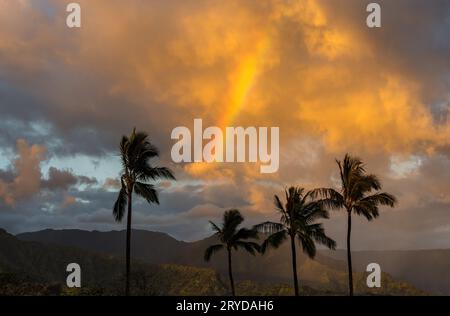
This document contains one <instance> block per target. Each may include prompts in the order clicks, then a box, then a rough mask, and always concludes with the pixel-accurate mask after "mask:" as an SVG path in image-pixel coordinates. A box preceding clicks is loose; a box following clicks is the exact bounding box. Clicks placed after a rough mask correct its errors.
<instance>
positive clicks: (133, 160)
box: [113, 129, 175, 296]
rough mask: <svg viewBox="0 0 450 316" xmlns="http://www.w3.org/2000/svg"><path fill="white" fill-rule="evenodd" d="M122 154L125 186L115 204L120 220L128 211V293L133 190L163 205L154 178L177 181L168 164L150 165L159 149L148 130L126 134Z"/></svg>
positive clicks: (126, 287) (150, 201)
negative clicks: (153, 142) (126, 210)
mask: <svg viewBox="0 0 450 316" xmlns="http://www.w3.org/2000/svg"><path fill="white" fill-rule="evenodd" d="M120 156H121V160H122V167H123V170H122V175H121V177H120V183H121V189H120V192H119V196H118V197H117V201H116V203H115V204H114V208H113V215H114V218H115V220H116V221H118V222H120V221H122V219H123V216H124V214H125V205H127V206H128V213H127V241H126V286H125V295H127V296H128V295H129V294H130V250H131V247H130V245H131V215H132V214H131V213H132V196H133V192H135V193H136V194H138V195H140V196H141V197H143V198H144V199H145V200H147V202H148V203H156V204H159V200H158V192H157V191H156V190H155V187H154V185H153V184H150V183H148V182H149V181H150V180H157V179H161V178H165V179H172V180H175V177H174V176H173V174H172V171H170V169H168V168H165V167H153V166H152V165H151V164H150V160H151V159H152V158H155V157H158V156H159V153H158V149H157V148H156V147H155V146H154V145H152V144H151V143H150V141H149V140H148V135H147V134H146V133H144V132H136V129H133V132H132V133H131V135H130V136H129V137H128V136H122V140H121V141H120Z"/></svg>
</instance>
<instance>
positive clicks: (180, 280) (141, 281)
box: [0, 230, 228, 295]
mask: <svg viewBox="0 0 450 316" xmlns="http://www.w3.org/2000/svg"><path fill="white" fill-rule="evenodd" d="M71 262H76V263H78V264H79V265H80V266H81V275H82V276H81V280H82V290H77V289H75V290H73V289H68V288H66V287H65V279H66V277H67V274H68V273H67V272H66V267H67V264H69V263H71ZM123 267H124V260H122V259H121V258H118V257H115V256H111V255H105V254H99V253H94V252H91V251H87V250H83V249H80V248H75V247H68V246H61V245H55V244H46V243H39V242H34V241H23V240H19V239H18V238H16V237H15V236H13V235H10V234H8V233H7V232H6V231H4V230H0V295H70V294H87V295H91V294H97V295H99V294H100V295H101V294H106V295H116V294H121V293H122V292H121V291H122V289H123V270H124V268H123ZM133 270H134V272H133V277H132V282H131V284H132V293H134V294H143V295H224V294H226V293H227V292H228V291H227V288H226V286H225V285H224V283H223V282H222V280H221V279H220V278H219V276H218V274H217V273H216V272H215V271H213V270H211V269H204V268H195V267H184V266H177V265H152V264H146V263H142V262H136V261H135V262H134V263H133ZM80 291H81V292H80Z"/></svg>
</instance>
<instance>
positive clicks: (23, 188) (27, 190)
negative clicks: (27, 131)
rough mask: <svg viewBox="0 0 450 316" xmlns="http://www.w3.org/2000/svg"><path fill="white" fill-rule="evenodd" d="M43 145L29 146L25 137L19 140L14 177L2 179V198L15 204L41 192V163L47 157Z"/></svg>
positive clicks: (11, 204) (0, 185)
mask: <svg viewBox="0 0 450 316" xmlns="http://www.w3.org/2000/svg"><path fill="white" fill-rule="evenodd" d="M45 152H46V149H45V147H43V146H39V145H32V146H29V145H28V143H27V142H26V141H25V140H24V139H19V140H17V154H18V157H17V158H16V159H15V160H14V170H13V172H14V179H12V181H11V182H5V181H3V180H1V179H0V198H1V200H3V201H4V202H5V203H6V204H8V205H10V206H13V205H15V203H16V201H17V200H19V199H24V198H29V197H31V196H33V195H34V194H36V193H37V192H39V189H40V185H41V169H40V164H41V162H42V161H43V160H44V158H45Z"/></svg>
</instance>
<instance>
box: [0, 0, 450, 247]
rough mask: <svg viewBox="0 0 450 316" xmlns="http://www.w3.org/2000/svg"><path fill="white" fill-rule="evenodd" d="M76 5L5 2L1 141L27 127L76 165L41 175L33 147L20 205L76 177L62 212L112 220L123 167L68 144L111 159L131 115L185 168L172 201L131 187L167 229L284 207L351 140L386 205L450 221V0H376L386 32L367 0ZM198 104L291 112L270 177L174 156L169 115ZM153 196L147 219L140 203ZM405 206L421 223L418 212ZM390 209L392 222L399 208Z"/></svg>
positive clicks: (220, 117)
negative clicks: (279, 203) (295, 188)
mask: <svg viewBox="0 0 450 316" xmlns="http://www.w3.org/2000/svg"><path fill="white" fill-rule="evenodd" d="M79 2H80V4H81V7H82V10H83V27H82V28H81V29H80V30H70V29H68V28H66V27H65V26H64V19H65V10H64V9H65V8H64V5H65V4H64V3H62V2H60V1H56V0H48V1H42V3H41V5H36V4H35V3H33V1H6V0H0V6H1V10H0V37H1V38H2V41H1V42H0V56H1V58H0V94H1V96H2V98H1V100H0V115H1V116H2V121H1V122H0V146H1V148H2V149H5V150H7V149H11V148H14V146H16V141H17V139H18V138H20V139H23V140H24V139H26V140H27V141H28V142H29V143H31V144H41V145H33V146H37V147H35V148H42V150H44V149H45V152H46V153H47V155H46V156H49V157H52V158H55V157H56V158H58V159H59V160H60V161H71V163H72V164H73V166H69V167H67V168H66V167H64V168H62V167H58V166H53V168H49V169H48V170H49V171H48V175H43V174H42V171H41V169H40V168H39V164H40V163H42V162H43V161H44V159H45V158H44V157H41V156H40V154H41V155H44V152H39V150H38V149H34V154H33V150H32V149H31V148H32V147H33V146H29V145H27V146H25V148H26V149H27V150H28V151H27V152H24V153H23V156H24V158H21V159H22V161H24V164H25V165H27V166H28V167H25V166H15V163H13V164H14V167H12V168H10V169H7V170H2V171H0V179H2V180H0V198H1V200H2V201H3V202H5V203H7V204H8V205H13V204H14V203H16V202H17V201H23V200H25V199H28V202H29V201H30V199H31V200H33V199H34V198H36V199H37V198H38V197H39V199H37V200H35V202H36V203H38V204H39V205H43V204H45V203H49V204H50V205H63V204H64V196H66V195H65V194H66V193H63V192H59V193H56V192H57V191H70V192H69V193H67V195H68V196H69V195H70V196H71V197H75V198H76V199H83V200H85V201H90V203H84V204H83V203H75V204H71V203H68V205H67V206H65V208H64V212H65V213H66V216H68V215H67V214H72V215H73V214H76V213H77V212H80V213H83V215H85V216H86V218H85V220H84V221H83V223H84V224H79V221H78V219H72V220H70V218H69V217H67V218H65V217H64V218H61V217H55V219H54V220H55V223H56V222H58V221H59V223H60V225H62V226H65V225H70V224H72V225H73V226H76V225H86V226H83V227H108V228H109V227H112V226H111V225H115V224H111V223H110V222H109V219H108V218H109V215H108V214H107V213H108V212H109V211H107V210H108V209H109V207H110V205H111V204H112V203H113V202H114V198H115V195H114V194H115V193H114V194H113V192H112V191H114V192H116V191H117V189H118V184H119V182H118V180H117V173H118V172H119V170H110V172H108V174H103V171H102V177H101V180H100V182H101V183H100V184H99V183H97V180H96V176H97V174H95V173H96V172H97V173H100V171H98V170H99V169H101V168H99V169H96V168H97V166H94V167H93V168H90V169H88V170H89V172H85V173H84V177H82V176H80V175H79V174H80V172H79V171H80V169H82V168H83V167H84V166H82V165H84V164H86V161H84V160H83V161H81V159H78V160H77V158H73V157H79V156H80V155H83V156H87V157H89V159H90V160H95V161H98V164H102V163H103V164H104V161H105V157H116V156H114V155H117V146H118V141H119V139H120V136H121V135H122V134H125V133H129V132H130V130H131V129H132V127H133V126H137V127H138V129H144V130H147V131H148V132H149V133H150V135H151V140H152V142H153V143H155V145H156V146H158V148H160V150H161V153H162V156H161V165H168V166H170V167H171V168H172V169H173V170H175V173H176V175H177V178H178V179H179V181H178V182H177V183H173V184H171V185H167V184H168V183H167V182H166V183H162V184H161V186H159V188H160V192H161V205H160V206H158V207H156V206H151V207H148V206H147V205H145V204H144V203H141V202H139V200H137V204H136V209H137V213H138V214H140V215H139V216H143V217H137V218H140V219H142V221H143V222H142V223H141V225H148V227H154V226H151V225H152V224H151V223H152V221H154V223H162V222H164V225H163V224H161V226H160V228H161V229H163V228H164V227H165V228H166V229H169V228H168V227H169V226H170V230H171V232H172V233H176V234H178V236H186V238H191V237H192V236H194V235H195V236H199V234H197V233H196V232H195V227H194V226H195V225H199V226H201V227H202V229H201V230H202V232H203V233H204V234H206V233H207V232H208V229H207V225H206V224H205V223H207V220H208V219H209V218H208V217H213V215H214V214H215V213H220V212H221V211H222V210H224V209H226V208H230V207H240V208H242V209H243V210H244V211H245V212H246V214H248V217H249V220H250V221H256V220H257V219H259V218H263V217H265V216H275V215H271V214H272V197H273V195H274V194H279V193H281V192H282V190H283V188H284V187H285V186H287V185H290V184H298V185H302V186H305V187H308V188H313V187H317V186H330V185H333V184H334V179H335V178H336V176H337V170H336V165H335V162H334V159H335V158H342V157H343V155H344V153H345V152H347V151H348V152H351V153H354V154H357V155H358V156H361V157H362V158H363V159H364V161H365V162H366V163H367V167H368V169H369V170H370V171H372V172H375V173H377V174H378V175H380V177H381V179H382V181H383V184H384V187H385V189H386V190H388V191H392V192H394V193H396V194H397V195H398V196H399V198H400V204H399V207H398V208H397V209H395V210H392V211H389V212H396V211H398V212H405V213H402V214H408V213H407V212H408V209H409V208H410V209H411V210H412V209H413V208H414V207H415V205H416V206H417V208H420V210H421V211H423V212H427V214H430V215H429V216H430V217H432V218H434V221H433V225H435V227H438V226H439V222H444V221H448V217H447V215H446V213H445V212H443V211H441V210H442V209H444V207H443V206H442V207H439V209H440V210H439V211H438V210H434V206H435V205H436V204H435V203H442V205H445V203H447V199H448V197H447V192H448V191H449V183H450V175H449V174H448V173H447V172H445V170H447V169H448V165H449V161H450V155H449V153H450V151H449V148H450V125H449V122H448V114H449V108H450V94H449V92H448V91H449V88H450V59H449V58H448V57H449V56H450V44H449V41H448V32H449V31H450V20H449V19H448V16H449V15H450V3H449V2H448V1H444V0H436V1H433V3H428V2H426V1H421V0H408V1H406V0H398V1H381V2H382V8H383V11H382V14H383V19H382V21H383V27H382V28H381V29H378V30H374V29H369V28H367V27H365V25H364V22H365V18H366V14H367V12H366V11H365V6H366V4H367V1H359V0H349V1H345V2H343V3H340V2H339V3H337V2H335V1H328V0H305V1H282V0H272V1H264V2H263V1H257V0H255V1H205V0H199V1H181V0H175V1H169V2H161V1H145V2H143V1H139V2H133V1H131V2H130V1H128V2H121V1H105V0H104V1H101V0H98V1H83V0H80V1H79ZM137 4H139V5H137ZM52 12H53V13H52ZM419 14H420V16H419ZM99 43H101V45H99ZM197 117H200V118H202V119H203V121H204V125H205V126H206V125H219V126H222V125H224V124H225V125H231V126H239V125H242V126H279V127H280V136H281V139H280V154H281V158H280V170H279V172H278V173H276V174H267V175H261V174H260V173H259V167H258V166H257V165H255V164H185V165H174V164H172V163H171V162H170V157H169V153H170V147H171V145H172V142H171V140H170V131H171V129H172V128H174V127H176V126H191V125H192V122H193V119H194V118H197ZM18 151H20V150H18ZM25 157H29V158H25ZM33 157H34V158H33ZM414 157H419V158H418V159H420V161H421V164H420V165H419V164H418V165H414V164H412V165H411V164H409V166H410V168H409V169H408V168H407V170H406V171H405V170H404V166H405V164H403V165H401V163H400V162H403V163H406V165H408V162H410V161H412V160H414ZM89 159H86V160H89ZM111 159H112V158H111ZM46 162H47V163H48V160H46ZM108 166H109V165H108ZM402 166H403V167H402ZM111 168H112V167H111ZM402 168H403V169H402ZM393 169H394V171H393ZM102 170H104V169H102ZM91 171H92V172H91ZM402 172H403V175H402V176H399V174H400V175H401V174H402ZM27 173H28V174H30V175H31V176H32V177H31V178H30V179H31V180H32V181H30V182H28V181H27V182H26V183H25V182H24V181H23V180H20V179H24V178H23V177H22V178H20V174H27ZM90 173H93V174H92V175H91V174H90ZM86 176H89V177H86ZM16 179H19V180H17V181H19V183H20V185H16V184H14V183H15V182H16ZM99 179H100V178H99ZM104 179H106V180H104ZM84 187H90V190H84V189H83V188H84ZM100 187H101V188H100ZM109 191H111V192H109ZM39 192H40V193H42V194H38V193H39ZM58 194H59V196H56V195H58ZM72 201H73V199H72ZM28 202H27V203H28ZM25 204H26V203H25ZM24 208H26V206H25V205H24ZM43 208H44V209H46V208H45V207H43ZM148 208H150V210H151V211H152V214H153V215H152V217H145V216H144V215H142V214H146V213H145V212H146V211H148ZM206 208H210V209H211V210H214V211H213V213H214V214H213V213H209V212H208V211H207V210H206ZM200 209H202V211H200ZM46 210H47V209H46ZM30 212H31V211H30ZM92 212H100V213H101V214H100V215H102V214H103V216H104V221H103V222H102V221H101V218H102V217H101V216H100V215H99V214H97V215H98V216H97V217H95V218H97V222H96V223H95V224H94V223H93V222H92V223H90V224H89V225H92V226H88V222H89V219H94V217H90V216H88V215H89V214H92ZM410 212H411V214H413V213H415V212H417V213H419V211H414V210H412V211H410ZM33 214H34V215H35V216H36V217H35V222H34V223H30V227H31V226H33V227H37V226H38V223H40V224H39V225H41V226H43V227H45V225H49V224H50V220H49V217H48V214H42V213H33ZM168 214H170V215H168ZM183 214H200V216H198V217H196V220H198V222H195V223H194V222H193V223H191V222H189V221H187V220H184V221H183V220H178V218H183V216H187V215H183ZM386 214H388V215H386V218H390V216H399V215H397V214H395V215H391V214H394V213H386ZM383 215H384V214H383ZM39 216H42V221H41V222H40V221H39V219H38V217H39ZM61 216H63V215H61ZM169 221H173V222H174V223H176V224H173V225H172V226H171V225H170V222H169ZM404 221H405V225H404V227H405V230H408V229H409V233H410V234H411V235H414V232H413V228H412V227H414V225H413V224H414V223H416V222H417V220H416V219H414V218H410V217H409V216H406V215H405V216H404ZM8 223H13V219H12V217H8ZM200 223H203V224H200ZM336 223H337V224H336V225H340V223H339V222H336ZM380 223H382V224H380V225H377V226H376V227H377V228H379V229H380V230H382V231H383V232H384V233H386V234H387V235H386V236H388V234H389V230H387V229H385V228H386V227H389V226H388V222H385V221H381V222H380ZM136 224H138V225H139V222H138V221H136ZM9 225H11V227H13V226H14V224H9ZM17 225H18V224H17ZM55 225H56V224H55ZM95 225H98V226H95ZM102 225H103V226H102ZM204 225H206V226H204ZM18 226H22V227H25V226H24V225H18ZM18 226H14V227H18ZM431 226H432V225H431ZM431 226H430V227H429V228H427V229H429V230H431V229H432V228H431ZM205 227H206V228H205ZM371 227H372V226H371ZM389 228H390V227H389ZM373 229H375V228H373ZM440 232H441V234H442V235H441V236H442V238H444V239H445V238H446V237H448V235H446V233H445V230H440ZM391 234H392V235H391V236H394V235H395V233H393V232H391ZM436 234H437V233H436ZM423 236H428V237H427V238H428V242H429V243H430V244H434V241H433V240H431V239H430V236H431V235H427V234H426V233H424V235H423ZM433 236H434V235H433ZM394 237H396V236H394ZM361 238H362V239H363V240H366V241H367V242H368V243H369V242H375V241H372V240H368V239H369V237H366V236H362V237H361ZM386 238H388V237H386ZM424 238H425V237H424ZM412 240H413V239H412V238H411V242H413V241H412ZM380 243H383V242H382V241H380Z"/></svg>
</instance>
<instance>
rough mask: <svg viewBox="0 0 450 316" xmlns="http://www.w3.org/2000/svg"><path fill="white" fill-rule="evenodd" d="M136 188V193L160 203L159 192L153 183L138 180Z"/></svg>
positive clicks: (150, 201)
mask: <svg viewBox="0 0 450 316" xmlns="http://www.w3.org/2000/svg"><path fill="white" fill-rule="evenodd" d="M134 189H135V192H136V194H137V195H139V196H141V197H143V198H144V199H146V200H147V202H148V203H150V204H151V203H156V204H159V199H158V192H157V191H156V190H155V187H154V186H153V185H152V184H148V183H142V182H136V183H135V184H134Z"/></svg>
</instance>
